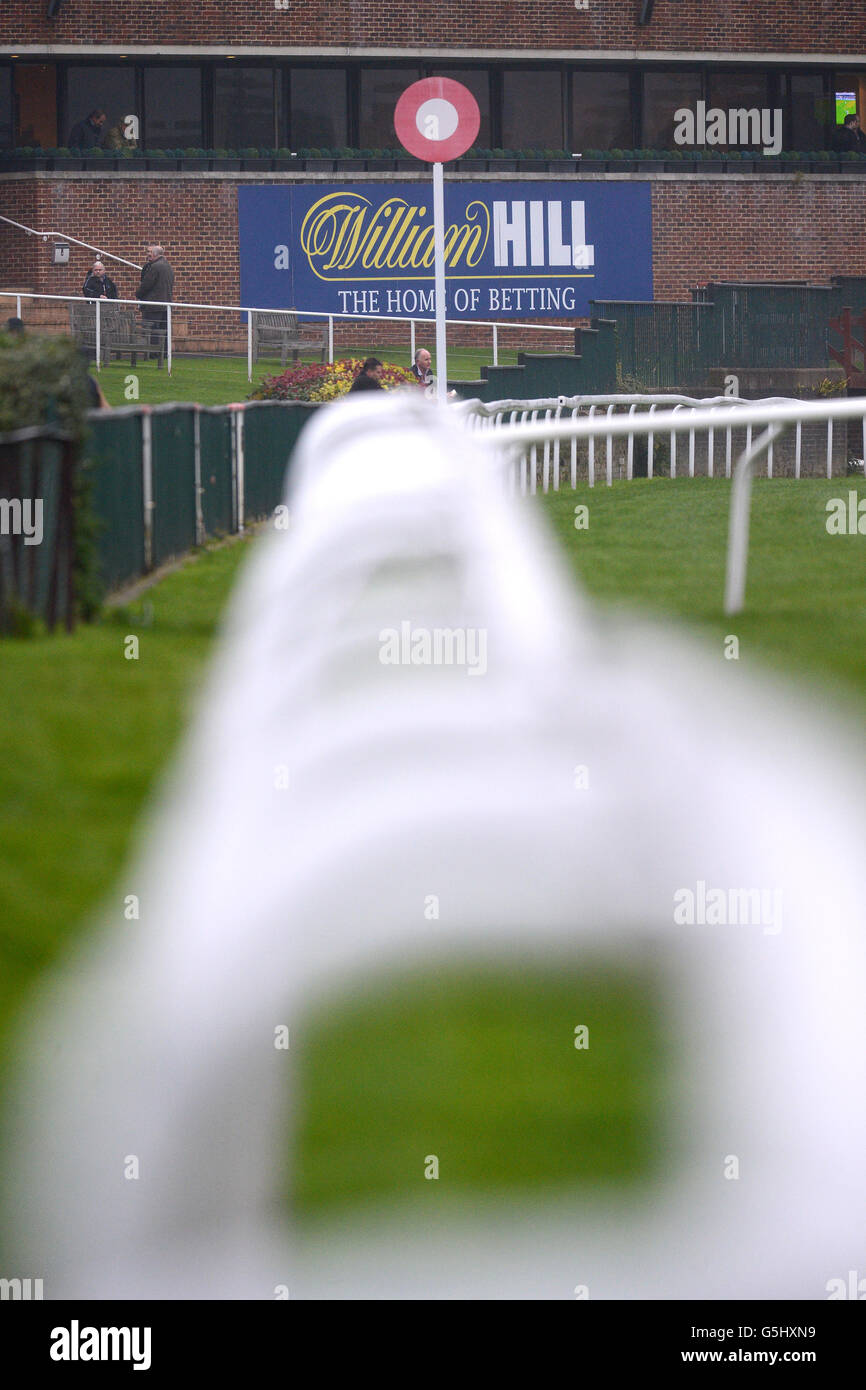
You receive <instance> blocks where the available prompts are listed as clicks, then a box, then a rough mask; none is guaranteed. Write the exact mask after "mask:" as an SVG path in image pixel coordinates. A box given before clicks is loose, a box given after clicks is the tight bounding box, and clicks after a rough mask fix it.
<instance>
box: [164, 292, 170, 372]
mask: <svg viewBox="0 0 866 1390" xmlns="http://www.w3.org/2000/svg"><path fill="white" fill-rule="evenodd" d="M165 310H166V312H165V369H166V371H167V372H168V374H169V376H171V305H170V304H166V306H165Z"/></svg>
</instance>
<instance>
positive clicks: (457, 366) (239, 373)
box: [94, 335, 517, 405]
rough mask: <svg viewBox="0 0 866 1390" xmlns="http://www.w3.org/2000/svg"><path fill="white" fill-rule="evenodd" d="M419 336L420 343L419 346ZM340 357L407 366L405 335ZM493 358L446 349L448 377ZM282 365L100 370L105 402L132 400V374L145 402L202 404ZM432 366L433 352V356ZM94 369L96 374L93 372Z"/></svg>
mask: <svg viewBox="0 0 866 1390" xmlns="http://www.w3.org/2000/svg"><path fill="white" fill-rule="evenodd" d="M420 345H421V344H420V340H419V346H420ZM305 356H306V360H309V361H317V360H318V358H316V357H315V356H313V355H310V354H306V355H305ZM337 356H338V357H360V358H364V357H369V356H373V357H379V358H381V360H382V361H383V362H393V363H395V364H396V365H397V366H401V367H402V366H408V365H409V361H410V358H409V345H408V335H407V343H406V347H405V348H401V347H376V346H375V344H374V345H373V346H372V347H371V346H369V345H365V346H363V347H357V348H340V350H339V352H338V353H337ZM492 361H493V358H492V355H491V353H490V351H489V350H487V351H482V350H481V349H477V348H455V347H452V348H449V351H448V376H449V378H450V379H451V380H452V381H458V380H464V381H471V380H475V379H476V378H477V377H478V375H479V372H480V370H481V367H482V366H484V365H485V364H487V363H490V362H492ZM499 361H500V363H501V364H502V365H503V366H504V365H506V364H510V363H515V362H516V361H517V352H516V350H515V351H504V352H503V351H500V353H499ZM281 370H282V368H281V367H280V363H279V360H276V361H272V362H265V361H261V362H256V363H254V364H253V381H252V385H250V382H249V381H248V380H247V359H246V358H245V357H175V358H174V361H173V363H172V373H171V376H169V375H168V372H167V370H166V368H165V367H162V368H161V369H159V368H157V365H156V363H155V362H153V361H150V362H145V361H141V362H138V363H137V365H136V366H135V367H132V366H130V364H129V362H118V361H113V362H112V363H111V364H110V365H109V366H108V367H103V368H102V370H101V371H100V373H99V382H100V385H101V386H102V389H103V391H104V392H105V398H106V400H107V401H108V404H109V405H131V404H133V403H134V397H133V398H130V396H129V395H127V392H128V391H131V390H132V389H133V387H132V384H131V383H130V381H129V378H130V377H131V376H134V377H135V378H136V379H137V384H136V389H137V390H138V392H139V395H138V399H139V401H141V402H143V403H144V404H146V405H162V404H163V403H165V402H166V401H198V402H199V403H200V404H201V405H228V404H231V402H233V401H242V400H243V399H244V398H245V397H246V396H248V395H249V393H250V391H251V390H252V389H253V388H254V387H255V386H257V385H258V383H259V382H260V381H261V379H262V377H264V376H270V375H273V374H274V373H279V372H280V371H281ZM434 370H435V357H434ZM94 374H95V373H94Z"/></svg>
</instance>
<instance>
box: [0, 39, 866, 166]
mask: <svg viewBox="0 0 866 1390" xmlns="http://www.w3.org/2000/svg"><path fill="white" fill-rule="evenodd" d="M433 73H435V74H436V75H439V76H446V77H453V78H456V79H457V80H458V81H460V82H462V83H464V84H465V85H466V86H467V87H469V88H470V90H471V91H472V93H473V95H474V96H475V98H476V100H477V101H478V105H479V107H480V110H481V129H480V132H479V135H478V142H477V143H478V144H479V145H481V146H487V147H494V148H495V147H504V148H506V149H534V148H550V149H562V148H565V149H568V150H586V149H601V150H609V149H616V148H618V147H619V148H623V149H634V148H641V147H643V148H653V149H670V148H673V147H674V143H675V142H674V128H675V113H676V112H677V111H678V110H680V109H681V108H684V107H685V108H691V109H694V108H695V107H696V104H697V102H699V101H702V100H703V101H705V102H706V103H707V105H708V106H711V107H721V108H722V109H724V110H728V109H731V108H750V107H758V108H767V107H769V108H771V109H776V108H780V109H781V110H782V113H783V115H782V126H783V145H784V147H785V148H786V149H798V150H809V149H823V148H825V147H826V146H828V145H829V144H830V143H831V138H832V130H833V127H834V125H835V124H836V121H837V117H838V111H839V109H840V108H839V105H838V102H837V96H839V95H841V94H842V93H843V92H844V94H845V95H847V96H849V97H851V99H852V100H853V102H854V104H855V105H856V104H858V100H859V86H860V78H859V76H858V75H857V74H852V73H850V72H849V73H844V72H843V73H834V72H833V71H832V70H824V71H813V72H799V71H797V72H786V71H784V70H768V69H758V70H754V69H748V70H740V71H736V70H730V69H727V70H726V69H721V68H719V69H713V68H699V67H694V68H677V69H666V70H658V69H655V68H653V69H652V70H644V71H641V70H639V69H636V68H631V69H627V68H598V67H595V68H586V67H584V68H578V67H572V66H568V65H557V64H548V65H534V66H531V67H530V66H525V67H520V66H504V65H499V66H497V65H492V64H491V65H487V66H474V67H456V66H455V67H447V68H445V67H441V66H439V65H436V66H435V67H434V66H431V65H427V66H422V65H419V66H414V67H413V66H394V65H381V66H375V67H372V66H370V67H368V66H362V65H360V64H347V65H346V66H341V67H336V66H333V65H328V64H324V65H316V66H313V65H306V66H290V65H287V64H283V63H278V62H270V63H258V64H252V63H234V62H228V61H226V62H211V63H204V62H202V63H196V64H190V63H183V64H172V65H169V64H166V63H162V64H157V63H138V62H136V63H131V62H128V63H124V62H115V63H100V64H89V63H75V62H69V63H56V64H53V63H51V64H49V63H30V62H18V63H14V64H8V65H4V66H0V147H8V146H13V145H37V144H39V145H42V146H44V147H48V146H56V145H64V144H66V143H67V142H68V140H69V133H70V130H71V128H72V126H73V125H74V124H75V123H76V122H77V121H80V120H81V119H82V118H83V117H84V116H86V115H87V114H88V112H90V111H91V110H92V109H93V108H94V107H97V106H98V107H102V108H103V109H104V110H105V111H106V113H107V116H108V120H107V122H106V126H105V128H104V131H103V137H104V138H103V143H108V144H111V143H112V142H114V143H118V142H119V140H120V137H121V122H122V119H123V117H125V116H127V115H130V114H135V115H137V116H138V117H139V121H140V128H141V137H140V143H141V144H143V145H145V146H147V147H149V148H152V149H160V148H162V149H169V148H188V147H206V148H214V149H219V148H227V149H240V148H243V147H247V146H259V147H267V148H270V147H276V148H279V147H283V146H288V147H290V148H292V149H300V148H304V147H310V146H314V147H323V146H326V147H331V148H333V147H339V146H351V147H353V148H373V149H377V148H382V147H392V146H393V145H394V144H395V143H396V137H395V135H394V127H393V113H394V106H395V104H396V101H397V98H398V97H399V95H400V93H401V92H402V91H403V90H404V88H406V87H407V86H409V84H410V83H411V82H414V81H417V80H418V79H419V78H420V77H423V76H427V75H430V74H433ZM863 83H864V95H866V75H864V79H863Z"/></svg>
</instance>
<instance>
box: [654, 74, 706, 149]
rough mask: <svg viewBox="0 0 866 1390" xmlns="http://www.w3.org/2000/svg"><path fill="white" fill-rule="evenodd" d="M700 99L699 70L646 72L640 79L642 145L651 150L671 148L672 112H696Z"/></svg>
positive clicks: (673, 145)
mask: <svg viewBox="0 0 866 1390" xmlns="http://www.w3.org/2000/svg"><path fill="white" fill-rule="evenodd" d="M700 99H701V74H700V73H699V72H647V73H645V74H644V79H643V134H642V136H641V145H642V146H643V148H644V149H650V150H673V149H676V148H677V143H676V141H675V140H674V126H675V125H676V120H675V115H676V112H677V111H680V110H682V109H685V110H687V111H691V112H696V111H697V105H698V102H699V101H700Z"/></svg>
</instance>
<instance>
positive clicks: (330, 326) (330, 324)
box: [328, 314, 334, 362]
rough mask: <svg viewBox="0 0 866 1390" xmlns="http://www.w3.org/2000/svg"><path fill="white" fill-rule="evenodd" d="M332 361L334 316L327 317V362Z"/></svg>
mask: <svg viewBox="0 0 866 1390" xmlns="http://www.w3.org/2000/svg"><path fill="white" fill-rule="evenodd" d="M333 360H334V315H333V314H329V315H328V361H329V362H333Z"/></svg>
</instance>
